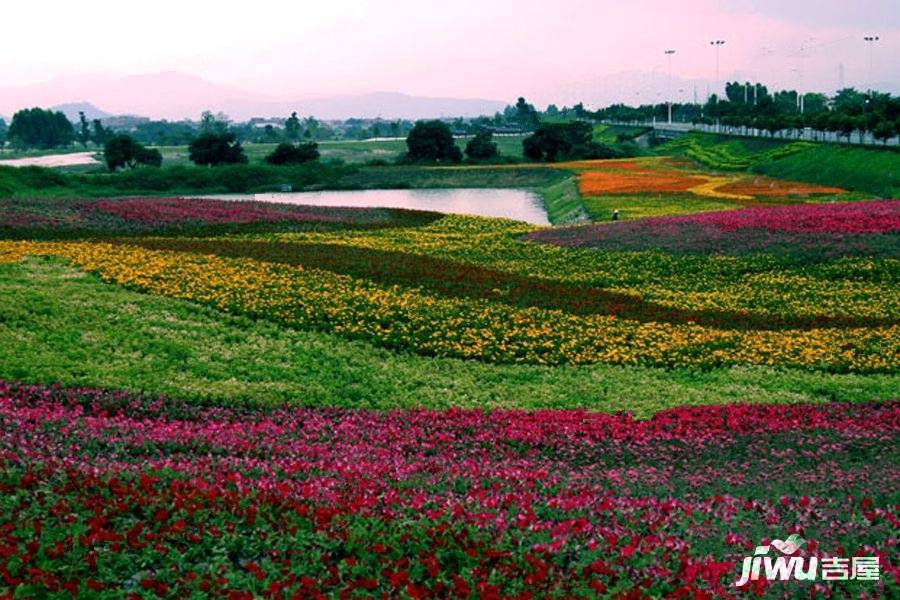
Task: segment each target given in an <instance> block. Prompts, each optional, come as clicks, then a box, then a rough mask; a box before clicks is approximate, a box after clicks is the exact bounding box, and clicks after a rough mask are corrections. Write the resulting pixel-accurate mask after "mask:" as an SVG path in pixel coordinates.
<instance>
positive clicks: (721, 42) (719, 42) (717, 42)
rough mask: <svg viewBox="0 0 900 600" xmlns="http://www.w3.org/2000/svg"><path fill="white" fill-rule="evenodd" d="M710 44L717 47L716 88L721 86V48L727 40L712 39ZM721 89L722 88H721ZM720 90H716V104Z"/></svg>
mask: <svg viewBox="0 0 900 600" xmlns="http://www.w3.org/2000/svg"><path fill="white" fill-rule="evenodd" d="M709 45H710V46H714V47H715V49H716V88H717V89H718V87H719V48H720V47H722V46H724V45H725V40H712V41H710V42H709ZM719 91H721V90H719ZM719 96H720V94H719V92H716V104H718V103H719Z"/></svg>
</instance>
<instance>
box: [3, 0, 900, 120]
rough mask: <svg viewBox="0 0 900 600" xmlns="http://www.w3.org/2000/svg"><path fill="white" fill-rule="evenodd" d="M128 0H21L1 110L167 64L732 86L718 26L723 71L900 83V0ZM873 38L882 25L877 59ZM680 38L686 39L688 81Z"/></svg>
mask: <svg viewBox="0 0 900 600" xmlns="http://www.w3.org/2000/svg"><path fill="white" fill-rule="evenodd" d="M118 6H119V5H118V4H116V3H113V2H109V1H107V0H94V1H90V0H89V1H86V2H82V3H79V4H77V5H76V4H67V5H64V6H54V7H53V8H52V11H53V12H52V18H48V17H47V15H46V12H47V7H46V6H44V5H42V4H38V3H27V4H26V3H15V4H14V5H12V6H10V7H7V8H6V10H5V13H6V17H7V22H8V23H11V24H12V23H40V29H39V31H40V34H41V38H42V39H41V43H40V44H35V43H34V37H35V28H34V27H15V26H11V27H7V28H6V29H5V32H4V35H3V36H0V50H2V52H3V53H4V54H5V55H7V56H11V55H14V56H16V60H15V61H9V62H7V63H4V64H2V65H0V94H5V95H6V96H7V98H6V102H2V101H0V113H9V111H10V110H12V109H14V108H16V107H12V106H11V105H12V104H14V103H19V104H22V103H23V102H25V103H26V104H47V103H48V100H47V99H48V98H50V96H49V95H48V94H47V93H46V91H45V90H46V89H51V88H52V90H53V96H52V97H53V98H56V100H55V101H53V103H62V102H77V101H89V102H93V103H94V104H96V105H97V106H98V107H99V108H101V109H103V110H111V111H112V112H117V113H119V112H122V110H121V109H120V108H118V107H117V106H115V105H116V104H117V101H118V99H119V97H117V96H116V94H115V93H114V92H110V94H109V96H110V97H109V98H91V97H84V95H83V90H81V89H79V87H78V85H77V82H78V81H79V80H91V79H92V78H95V79H98V80H102V79H108V80H110V81H113V82H115V80H116V79H118V78H123V77H125V78H131V79H129V81H133V80H134V76H141V75H145V74H154V73H159V72H165V73H168V72H174V73H178V74H183V75H186V76H189V77H199V78H201V79H203V80H204V81H205V82H209V83H210V84H211V87H210V88H209V93H211V94H213V95H216V96H217V97H214V98H209V105H210V107H211V108H219V107H218V106H216V102H224V101H226V100H229V101H230V100H234V99H235V98H237V97H240V96H246V98H245V100H247V101H248V102H251V101H252V102H287V101H293V100H297V99H302V98H314V97H326V96H334V95H339V96H345V95H356V94H365V93H371V92H397V93H403V94H408V95H412V96H423V97H431V98H479V99H486V100H495V101H505V102H510V101H512V100H514V99H515V97H516V96H518V95H524V96H525V97H526V98H528V99H529V101H532V102H534V103H535V104H537V105H539V106H546V105H547V104H548V103H551V102H552V103H557V104H566V103H568V104H572V103H575V102H578V101H583V102H585V103H586V104H588V105H595V106H596V105H598V104H604V103H609V102H616V101H621V102H626V103H630V104H639V103H641V102H654V101H660V100H663V99H664V98H665V96H667V95H671V96H672V97H673V99H676V100H690V99H692V97H693V94H694V91H695V89H696V92H697V94H698V96H699V97H700V98H701V99H702V98H703V97H705V95H706V93H707V91H708V89H711V90H712V91H715V89H716V88H717V85H716V75H715V72H716V59H715V50H714V49H713V48H712V47H711V46H710V44H709V42H710V40H712V39H722V40H725V42H726V43H725V45H724V46H722V47H721V49H720V57H719V59H720V60H719V62H720V68H719V78H718V81H719V82H722V81H726V80H735V79H736V80H740V81H745V80H753V81H756V80H759V81H762V82H764V83H766V84H767V85H769V87H770V88H772V89H781V88H796V89H800V90H803V91H825V92H829V91H833V90H835V89H837V88H838V87H839V86H840V85H841V84H843V85H845V86H848V87H849V86H853V87H857V88H860V89H864V88H866V87H868V86H869V85H873V86H875V87H876V88H881V89H888V90H890V91H896V88H897V87H898V84H900V62H898V61H897V60H896V58H895V57H896V56H898V55H900V45H898V44H900V42H898V40H900V11H898V10H897V3H896V2H892V1H891V0H864V1H861V2H854V3H848V2H835V1H832V2H812V1H806V0H803V1H799V2H792V3H790V4H787V5H785V4H784V3H782V2H778V1H777V0H757V1H755V2H749V1H739V0H730V1H729V0H719V1H717V0H688V1H684V2H677V3H673V2H661V1H655V0H648V1H643V2H634V3H630V4H628V5H622V3H619V2H587V1H582V0H576V1H572V2H566V3H565V5H563V6H548V5H547V3H545V2H536V1H533V0H524V1H518V2H513V1H511V0H496V1H494V2H489V3H483V2H472V1H469V0H462V1H459V2H456V3H454V4H453V5H441V6H440V8H435V7H433V6H430V5H427V4H425V3H420V2H412V1H411V0H386V1H382V2H377V3H373V2H365V1H363V0H339V1H336V2H331V3H328V4H326V5H320V4H316V5H314V6H305V5H298V6H296V7H295V6H291V7H288V8H283V7H281V6H279V4H278V3H276V2H271V1H270V0H259V1H257V2H256V3H254V5H253V10H252V12H249V11H248V10H246V9H244V10H240V11H237V10H234V9H231V8H227V7H225V8H221V7H218V6H217V5H213V4H212V3H208V2H195V3H177V4H176V3H175V2H171V1H170V0H161V1H160V2H157V3H154V4H152V5H146V6H135V7H129V10H128V14H127V15H123V14H122V11H121V9H120V8H118ZM865 35H878V36H879V37H880V40H879V41H878V42H877V43H876V44H874V45H873V47H872V48H871V69H870V66H869V65H870V62H869V60H870V55H869V48H868V46H867V44H866V43H865V42H864V41H863V39H862V38H863V36H865ZM24 49H27V51H23V50H24ZM666 49H674V50H676V53H675V55H674V56H673V60H672V82H673V83H672V85H671V88H672V89H671V91H669V90H668V89H667V88H668V87H669V84H668V66H667V61H666V56H665V55H664V50H666ZM111 86H112V87H114V86H115V83H113V84H111ZM718 87H721V86H718ZM42 90H44V91H42ZM128 91H129V90H120V92H121V99H123V100H124V99H125V98H126V97H127V93H128ZM67 92H68V93H70V95H69V96H66V93H67ZM134 92H135V93H137V95H139V96H144V95H146V94H147V93H151V94H154V95H155V98H153V101H154V107H155V108H156V111H155V113H156V114H154V115H151V116H168V117H170V118H181V117H185V116H189V115H188V114H184V112H185V111H190V114H192V115H193V114H194V112H195V107H194V106H193V105H190V106H188V104H185V102H183V100H184V99H183V98H178V97H177V96H178V95H179V94H182V93H184V92H183V90H181V89H180V88H178V87H174V86H173V87H172V89H158V88H154V89H151V90H134ZM226 95H231V96H233V97H231V98H225V97H224V96H226ZM32 98H33V100H32ZM29 100H30V101H29ZM179 102H181V104H179ZM104 104H106V105H104ZM250 106H252V105H250ZM247 110H250V108H248V109H247ZM131 112H136V113H140V111H138V110H133V111H131ZM260 116H267V115H260Z"/></svg>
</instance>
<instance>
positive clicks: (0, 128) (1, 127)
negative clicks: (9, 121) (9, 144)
mask: <svg viewBox="0 0 900 600" xmlns="http://www.w3.org/2000/svg"><path fill="white" fill-rule="evenodd" d="M7 129H8V128H7V126H6V121H4V120H3V119H0V148H2V147H3V145H4V144H6V131H7Z"/></svg>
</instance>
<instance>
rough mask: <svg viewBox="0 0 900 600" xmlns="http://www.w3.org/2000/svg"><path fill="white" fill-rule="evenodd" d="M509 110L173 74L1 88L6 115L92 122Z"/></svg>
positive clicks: (473, 101)
mask: <svg viewBox="0 0 900 600" xmlns="http://www.w3.org/2000/svg"><path fill="white" fill-rule="evenodd" d="M506 104H507V102H502V101H499V100H486V99H478V98H430V97H422V96H410V95H407V94H401V93H397V92H374V93H367V94H357V95H343V96H320V97H314V96H310V97H303V98H279V97H274V96H269V95H266V94H263V93H256V92H249V91H246V90H243V89H241V88H238V87H235V86H229V85H220V84H215V83H211V82H208V81H206V80H204V79H202V78H200V77H196V76H194V75H187V74H184V73H174V72H164V73H152V74H147V75H133V76H127V77H105V76H81V77H63V78H58V79H54V80H52V81H47V82H44V83H37V84H31V85H26V86H19V87H5V88H3V87H0V114H8V115H12V114H13V113H14V112H15V111H17V110H19V109H20V108H25V107H30V106H43V107H56V109H57V110H61V111H63V112H64V113H65V114H66V116H68V117H69V119H70V120H73V121H74V120H77V119H78V111H79V110H84V112H85V116H86V117H87V118H89V119H91V118H104V117H108V116H111V115H122V114H129V115H143V116H147V117H151V118H154V119H170V120H181V119H186V118H190V119H197V118H199V116H200V113H201V112H203V111H204V110H212V111H213V112H224V113H225V114H227V115H228V116H229V117H231V118H232V119H235V120H247V119H250V118H252V117H277V116H285V115H288V114H290V113H291V112H293V111H297V112H298V113H299V114H300V115H314V116H315V117H317V118H319V119H345V118H349V117H361V118H365V117H369V118H371V117H382V118H385V119H397V118H405V119H423V118H429V117H441V116H447V117H451V116H452V117H456V116H463V117H473V116H479V115H492V114H494V113H495V112H496V111H498V110H503V108H504V107H505V106H506ZM98 107H102V108H98ZM89 111H90V112H89Z"/></svg>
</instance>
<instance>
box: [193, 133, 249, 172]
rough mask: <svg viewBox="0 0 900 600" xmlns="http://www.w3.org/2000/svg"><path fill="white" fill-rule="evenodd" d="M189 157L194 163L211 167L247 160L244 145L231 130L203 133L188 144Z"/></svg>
mask: <svg viewBox="0 0 900 600" xmlns="http://www.w3.org/2000/svg"><path fill="white" fill-rule="evenodd" d="M188 157H189V158H190V159H191V161H192V162H193V163H194V164H197V165H204V166H210V167H215V166H218V165H224V164H236V163H246V162H247V156H246V155H245V154H244V148H243V146H241V143H240V142H238V141H237V137H236V136H235V135H234V133H233V132H231V131H226V132H223V133H216V132H214V131H208V132H206V133H201V134H200V135H199V136H198V137H197V138H196V139H195V140H194V141H192V142H191V143H190V145H189V146H188Z"/></svg>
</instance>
